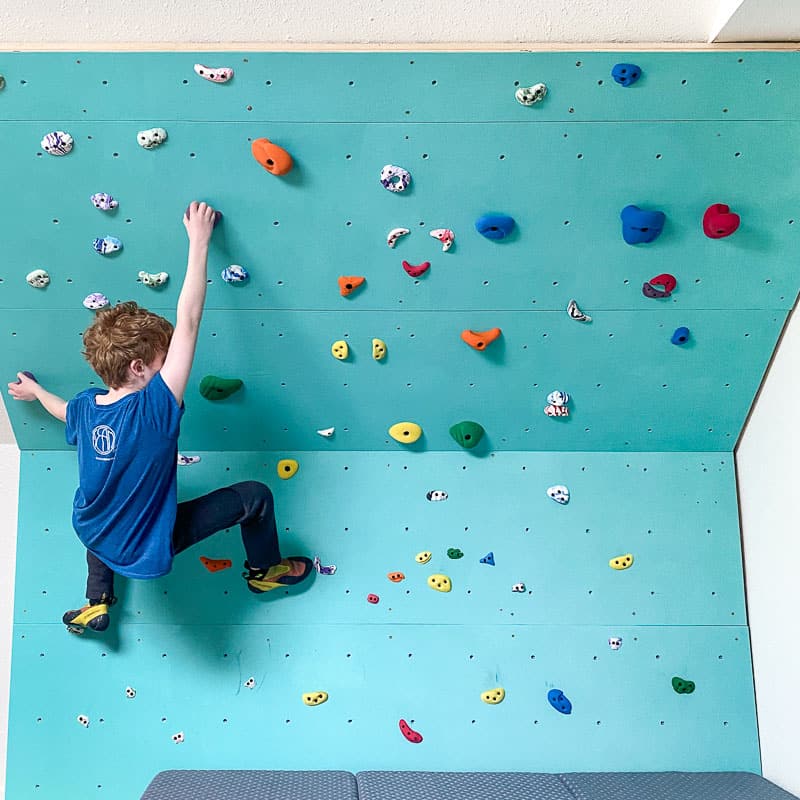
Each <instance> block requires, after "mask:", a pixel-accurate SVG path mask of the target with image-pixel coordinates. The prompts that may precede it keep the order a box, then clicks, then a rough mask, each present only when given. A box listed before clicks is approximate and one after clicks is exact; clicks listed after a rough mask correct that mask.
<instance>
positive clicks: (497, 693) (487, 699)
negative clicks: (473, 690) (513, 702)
mask: <svg viewBox="0 0 800 800" xmlns="http://www.w3.org/2000/svg"><path fill="white" fill-rule="evenodd" d="M505 697H506V690H505V689H501V688H500V687H499V686H498V687H497V688H496V689H489V691H488V692H482V693H481V700H483V702H484V703H488V704H489V705H490V706H496V705H497V704H498V703H502V702H503V700H505Z"/></svg>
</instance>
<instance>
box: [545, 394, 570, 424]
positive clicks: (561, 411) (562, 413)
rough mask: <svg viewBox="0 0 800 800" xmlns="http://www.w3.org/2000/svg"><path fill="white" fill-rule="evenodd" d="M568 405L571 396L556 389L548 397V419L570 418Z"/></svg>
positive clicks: (546, 411) (546, 412)
mask: <svg viewBox="0 0 800 800" xmlns="http://www.w3.org/2000/svg"><path fill="white" fill-rule="evenodd" d="M568 403H569V395H568V394H567V392H564V391H561V390H560V389H556V390H555V391H553V392H550V394H549V395H547V405H546V406H545V407H544V413H545V414H547V416H548V417H568V416H569V408H568V405H567V404H568Z"/></svg>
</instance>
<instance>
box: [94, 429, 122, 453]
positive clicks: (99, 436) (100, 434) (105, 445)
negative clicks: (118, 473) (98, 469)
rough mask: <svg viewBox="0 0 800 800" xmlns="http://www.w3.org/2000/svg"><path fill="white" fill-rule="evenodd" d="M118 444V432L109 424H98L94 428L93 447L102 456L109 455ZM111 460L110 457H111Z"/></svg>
mask: <svg viewBox="0 0 800 800" xmlns="http://www.w3.org/2000/svg"><path fill="white" fill-rule="evenodd" d="M116 446H117V434H116V433H114V429H113V428H109V427H108V425H98V426H97V427H96V428H94V429H93V430H92V447H94V449H95V452H96V453H97V454H98V455H101V456H108V455H110V454H111V453H113V452H114V450H115V448H116ZM109 460H110V459H109Z"/></svg>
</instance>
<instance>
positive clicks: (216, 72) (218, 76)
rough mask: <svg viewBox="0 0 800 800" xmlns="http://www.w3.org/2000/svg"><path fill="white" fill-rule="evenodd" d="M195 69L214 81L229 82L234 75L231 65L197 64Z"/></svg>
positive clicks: (203, 76) (201, 75)
mask: <svg viewBox="0 0 800 800" xmlns="http://www.w3.org/2000/svg"><path fill="white" fill-rule="evenodd" d="M194 71H195V72H196V73H197V74H198V75H199V76H200V77H201V78H205V79H206V80H207V81H211V82H212V83H227V82H228V81H229V80H230V79H231V78H232V77H233V69H232V68H231V67H207V66H206V65H205V64H195V65H194Z"/></svg>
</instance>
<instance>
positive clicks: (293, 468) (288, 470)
mask: <svg viewBox="0 0 800 800" xmlns="http://www.w3.org/2000/svg"><path fill="white" fill-rule="evenodd" d="M298 469H300V465H299V464H298V463H297V462H296V461H295V460H294V459H293V458H282V459H281V460H280V461H279V462H278V477H279V478H283V480H285V481H288V480H289V478H291V477H293V476H294V475H295V474H296V473H297V470H298Z"/></svg>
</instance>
